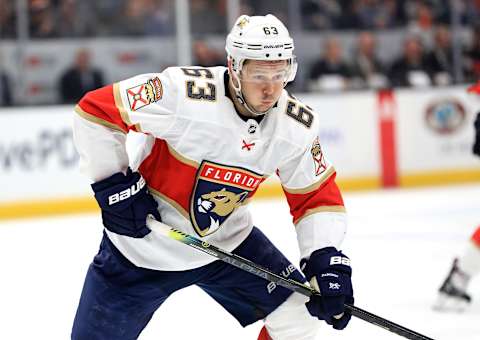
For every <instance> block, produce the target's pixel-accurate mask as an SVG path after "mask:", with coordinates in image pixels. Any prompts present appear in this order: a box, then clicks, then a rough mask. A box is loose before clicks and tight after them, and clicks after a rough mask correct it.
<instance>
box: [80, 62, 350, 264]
mask: <svg viewBox="0 0 480 340" xmlns="http://www.w3.org/2000/svg"><path fill="white" fill-rule="evenodd" d="M227 86H228V73H227V70H226V68H225V67H211V68H202V67H194V66H192V67H171V68H167V69H166V70H165V71H163V72H162V73H159V74H157V73H154V74H144V75H140V76H137V77H133V78H130V79H127V80H124V81H121V82H119V83H115V84H113V85H110V86H106V87H103V88H101V89H98V90H95V91H92V92H89V93H87V94H86V95H85V96H84V97H83V98H82V100H81V101H80V102H79V104H78V105H77V107H76V109H75V111H76V113H77V115H75V119H74V138H75V144H76V147H77V149H78V151H79V154H80V161H81V163H80V166H81V169H82V171H84V172H85V173H86V174H87V175H88V176H89V177H90V178H91V180H93V181H98V180H101V179H103V178H106V177H108V176H110V175H112V174H113V173H116V172H119V171H125V170H126V169H127V167H128V165H129V159H128V156H127V152H126V148H125V140H126V134H127V132H128V131H130V130H134V131H137V132H142V133H145V134H146V135H147V137H146V139H145V142H144V143H143V145H142V147H141V149H140V150H139V152H137V154H136V159H135V160H133V159H132V160H130V164H131V166H132V167H133V168H134V170H135V168H137V167H138V171H139V172H140V173H141V174H142V176H143V177H144V178H145V180H146V182H147V184H148V187H149V191H150V192H151V193H152V195H153V196H154V197H155V199H156V200H157V202H158V204H159V211H160V215H161V216H162V221H163V222H164V223H166V224H168V225H170V226H173V227H175V228H177V229H179V230H182V231H184V232H186V233H188V234H193V235H195V236H197V237H200V238H202V239H204V240H205V241H207V242H209V243H211V244H214V245H216V246H218V247H220V248H223V249H226V250H227V251H231V250H233V249H235V248H236V247H237V246H238V245H239V244H240V243H241V242H242V241H243V240H244V239H245V238H246V237H247V236H248V234H249V233H250V231H251V229H252V227H253V224H252V220H251V216H250V214H249V212H248V203H249V201H250V199H251V198H252V197H253V196H254V194H255V192H256V190H257V189H258V187H259V186H260V185H261V183H262V182H263V181H264V180H265V179H266V178H267V177H268V176H270V175H273V174H276V175H278V176H279V178H280V181H281V183H282V186H283V189H284V192H285V195H286V198H287V200H288V203H289V205H290V210H291V214H292V216H293V223H294V225H295V228H296V232H297V239H298V244H299V247H300V253H301V256H302V257H308V256H309V255H310V254H311V252H312V251H314V250H316V249H319V248H322V247H326V246H334V247H337V248H338V247H339V246H340V244H341V242H342V240H343V237H344V234H345V231H346V216H345V209H344V205H343V200H342V197H341V194H340V191H339V190H338V187H337V185H336V184H335V170H334V168H333V167H332V165H331V164H330V163H329V162H328V161H327V160H326V158H325V156H324V154H323V152H322V149H321V147H320V143H319V140H318V137H317V135H318V130H319V119H318V116H317V115H316V114H315V113H314V112H312V110H311V109H310V108H308V107H307V106H305V105H304V104H302V103H301V102H300V101H298V100H297V99H295V98H294V97H293V96H291V95H289V94H288V92H287V91H285V90H283V92H282V94H281V97H280V99H279V100H278V102H277V103H276V105H275V107H274V108H273V109H272V110H271V111H270V112H269V113H268V114H267V115H266V116H265V117H264V118H263V119H262V120H260V122H257V120H254V119H246V118H245V117H241V116H240V115H239V114H238V113H237V111H236V110H235V107H234V105H233V102H232V100H231V99H230V97H229V94H228V87H227ZM132 163H133V164H132ZM271 213H272V214H274V212H271ZM107 233H108V236H109V238H110V239H111V241H112V242H113V243H114V244H115V246H116V247H117V248H118V249H119V250H120V251H121V252H122V253H123V254H124V256H125V257H127V258H128V259H129V260H130V261H131V262H133V263H134V264H135V265H137V266H140V267H144V268H150V269H158V270H186V269H192V268H196V267H199V266H202V265H205V264H208V263H210V262H212V261H213V260H215V259H214V258H213V257H210V256H208V255H206V254H202V253H200V252H197V251H195V250H194V249H191V248H189V247H186V246H185V245H183V244H181V243H179V242H175V241H173V240H170V239H167V238H165V237H164V236H161V235H158V234H156V233H150V234H149V235H147V236H146V237H144V238H141V239H136V238H131V237H127V236H121V235H118V234H115V233H112V232H109V231H107Z"/></svg>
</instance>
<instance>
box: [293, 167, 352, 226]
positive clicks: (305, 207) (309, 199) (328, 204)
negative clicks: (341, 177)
mask: <svg viewBox="0 0 480 340" xmlns="http://www.w3.org/2000/svg"><path fill="white" fill-rule="evenodd" d="M335 177H336V174H335V173H334V174H333V175H331V176H330V177H329V178H328V179H327V180H326V181H325V182H324V183H322V185H321V186H320V187H319V188H318V189H317V190H314V191H311V192H308V193H303V194H293V193H290V192H288V191H286V190H284V193H285V196H286V198H287V201H288V204H289V206H290V213H291V214H292V216H293V223H294V224H297V223H298V222H299V221H300V219H302V218H303V217H306V216H308V215H310V214H312V213H315V212H318V211H332V212H338V211H345V208H344V204H343V198H342V195H341V193H340V190H339V188H338V186H337V184H336V183H335Z"/></svg>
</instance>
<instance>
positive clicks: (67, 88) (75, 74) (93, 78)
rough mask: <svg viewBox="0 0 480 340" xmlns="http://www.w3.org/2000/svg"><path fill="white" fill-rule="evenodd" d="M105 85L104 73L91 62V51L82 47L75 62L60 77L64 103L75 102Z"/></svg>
mask: <svg viewBox="0 0 480 340" xmlns="http://www.w3.org/2000/svg"><path fill="white" fill-rule="evenodd" d="M101 86H103V76H102V73H101V72H100V71H99V70H97V69H94V68H93V67H92V66H91V64H90V52H89V51H88V50H87V49H80V50H78V51H77V54H76V56H75V62H74V64H73V65H72V67H70V68H69V69H67V70H66V71H65V72H64V73H63V75H62V76H61V78H60V83H59V87H60V88H59V90H60V95H61V101H62V103H75V102H77V101H79V100H80V98H82V96H83V95H84V94H85V93H86V92H88V91H91V90H94V89H96V88H99V87H101Z"/></svg>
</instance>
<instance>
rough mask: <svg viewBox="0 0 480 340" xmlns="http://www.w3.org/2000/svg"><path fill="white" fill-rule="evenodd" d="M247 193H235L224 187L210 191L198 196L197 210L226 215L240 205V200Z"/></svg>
mask: <svg viewBox="0 0 480 340" xmlns="http://www.w3.org/2000/svg"><path fill="white" fill-rule="evenodd" d="M247 195H248V192H247V191H244V192H242V193H240V194H235V193H233V192H230V191H227V190H226V189H225V188H223V189H222V190H220V191H212V192H210V193H208V194H203V195H202V196H200V198H199V199H198V201H197V205H198V211H199V212H201V213H207V212H214V213H215V214H217V215H218V216H227V215H229V214H231V213H232V212H233V211H234V210H235V209H236V208H238V207H239V206H241V205H242V201H243V199H244V198H245V197H246V196H247Z"/></svg>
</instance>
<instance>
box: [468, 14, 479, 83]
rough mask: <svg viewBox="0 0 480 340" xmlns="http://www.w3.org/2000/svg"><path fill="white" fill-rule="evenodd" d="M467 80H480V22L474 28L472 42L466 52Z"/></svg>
mask: <svg viewBox="0 0 480 340" xmlns="http://www.w3.org/2000/svg"><path fill="white" fill-rule="evenodd" d="M464 59H465V80H466V81H468V82H472V83H473V82H476V81H479V80H480V24H479V25H477V26H476V27H475V28H474V30H473V35H472V43H471V46H470V48H468V49H467V50H466V51H465V53H464Z"/></svg>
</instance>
